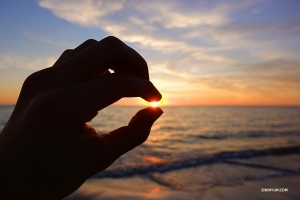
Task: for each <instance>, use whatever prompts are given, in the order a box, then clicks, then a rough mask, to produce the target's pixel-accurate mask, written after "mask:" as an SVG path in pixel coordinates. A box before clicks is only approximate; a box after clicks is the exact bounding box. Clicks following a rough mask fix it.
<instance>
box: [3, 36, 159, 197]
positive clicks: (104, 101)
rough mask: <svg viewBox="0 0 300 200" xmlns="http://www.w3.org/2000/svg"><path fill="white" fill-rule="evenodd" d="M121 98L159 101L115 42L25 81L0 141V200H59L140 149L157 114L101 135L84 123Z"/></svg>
mask: <svg viewBox="0 0 300 200" xmlns="http://www.w3.org/2000/svg"><path fill="white" fill-rule="evenodd" d="M108 69H113V70H114V71H115V73H113V74H110V72H109V71H108ZM122 97H142V98H143V99H145V100H147V101H159V100H160V99H161V94H160V93H159V92H158V90H157V89H156V88H155V87H154V86H153V84H152V83H151V82H150V81H149V74H148V68H147V63H146V62H145V60H144V59H143V58H142V57H141V56H140V55H139V54H138V53H137V52H135V51H134V50H133V49H131V48H130V47H128V46H127V45H125V44H124V43H123V42H121V41H120V40H119V39H117V38H115V37H107V38H105V39H103V40H101V41H99V42H97V41H95V40H87V41H86V42H84V43H83V44H81V45H80V46H78V47H77V48H75V49H74V50H66V51H65V52H64V53H63V54H62V55H61V56H60V58H59V59H58V60H57V61H56V63H55V64H54V65H53V66H52V67H50V68H46V69H44V70H41V71H38V72H35V73H33V74H32V75H30V76H29V77H28V78H27V79H26V80H25V82H24V84H23V86H22V90H21V93H20V96H19V99H18V101H17V104H16V107H15V109H14V111H13V113H12V116H11V118H10V119H9V121H8V123H7V124H6V126H5V127H4V129H3V130H2V132H1V134H0V192H2V196H1V194H0V197H3V198H5V199H61V198H64V197H66V196H68V195H69V194H71V193H72V192H74V191H75V190H76V189H77V188H78V187H80V185H82V184H83V183H84V181H85V180H86V179H88V178H89V177H91V176H93V175H94V174H96V173H98V172H100V171H102V170H104V169H105V168H107V167H108V166H109V165H111V164H112V163H113V162H114V161H115V160H116V159H117V158H119V157H120V156H121V155H123V154H124V153H126V152H128V151H129V150H131V149H133V148H134V147H136V146H138V145H140V144H141V143H143V142H144V141H145V140H146V139H147V137H148V135H149V132H150V129H151V126H152V124H153V123H154V122H155V120H157V119H158V118H159V117H160V116H161V114H162V113H163V112H162V110H161V109H160V108H146V109H143V110H140V111H139V112H138V113H137V114H136V115H135V116H134V117H133V118H132V119H131V120H130V122H129V124H128V126H124V127H121V128H118V129H116V130H114V131H112V132H110V133H109V134H99V133H98V132H97V131H96V130H95V129H94V128H93V127H91V126H89V125H87V124H86V122H89V121H91V120H92V119H93V118H94V117H95V116H96V115H97V114H98V111H99V110H101V109H103V108H105V107H107V106H109V105H110V104H112V103H114V102H116V101H118V100H119V99H121V98H122Z"/></svg>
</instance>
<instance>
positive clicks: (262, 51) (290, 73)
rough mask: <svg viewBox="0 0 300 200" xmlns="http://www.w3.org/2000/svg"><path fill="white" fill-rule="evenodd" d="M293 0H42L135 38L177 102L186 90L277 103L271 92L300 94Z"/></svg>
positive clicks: (76, 20) (65, 15)
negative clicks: (299, 89) (283, 3)
mask: <svg viewBox="0 0 300 200" xmlns="http://www.w3.org/2000/svg"><path fill="white" fill-rule="evenodd" d="M289 3H290V5H289V6H288V9H286V10H284V9H281V6H280V5H279V3H276V2H270V1H255V0H253V1H251V0H247V1H230V2H224V1H168V2H166V1H133V0H123V1H108V0H107V1H105V0H86V1H80V0H40V1H38V4H39V6H41V7H43V8H45V9H48V10H50V11H51V12H52V13H53V14H54V15H55V16H57V17H59V18H61V19H64V20H66V21H68V22H70V23H73V24H77V25H79V26H82V27H84V28H99V29H101V30H103V31H105V32H107V34H108V35H114V36H116V37H118V38H120V39H121V40H123V41H124V42H126V43H128V44H130V46H133V47H134V48H135V49H136V50H137V51H138V52H141V53H142V55H143V56H144V57H145V58H146V60H147V61H148V64H149V68H150V73H151V77H152V80H153V82H155V83H159V87H160V88H161V90H162V91H163V92H165V93H167V94H169V95H170V96H172V97H173V98H174V99H176V98H177V100H174V102H175V101H179V99H180V98H183V97H182V96H180V95H179V93H180V94H183V93H184V95H185V97H187V98H192V97H193V99H198V101H197V102H198V103H199V104H201V102H202V103H203V104H209V99H211V100H212V101H213V100H215V101H217V100H218V99H228V102H234V103H235V104H238V103H239V102H245V104H248V103H253V104H259V102H261V101H262V100H264V99H267V100H264V103H272V98H279V99H280V98H281V99H282V103H284V102H285V103H286V102H287V101H284V95H287V96H288V97H289V98H290V99H291V101H290V102H295V101H296V100H298V99H299V100H300V97H299V95H298V96H297V95H296V94H295V93H296V91H295V90H296V88H297V87H298V86H299V85H300V78H298V77H300V69H299V63H300V59H299V58H298V57H299V56H298V55H299V52H300V45H296V44H297V43H298V44H300V20H299V19H300V18H299V17H297V16H299V14H296V11H295V10H296V8H297V7H299V3H296V2H289ZM299 8H300V7H299ZM292 12H295V13H294V14H293V15H288V14H290V13H292ZM278 88H279V89H280V91H279V90H278ZM182 91H184V92H182ZM264 95H268V96H269V97H270V98H263V97H264ZM201 99H202V100H201ZM246 100H247V101H246ZM220 102H221V101H220ZM273 102H275V101H273ZM275 103H276V102H275ZM277 103H280V102H277Z"/></svg>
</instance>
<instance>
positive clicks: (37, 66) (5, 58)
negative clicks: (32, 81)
mask: <svg viewBox="0 0 300 200" xmlns="http://www.w3.org/2000/svg"><path fill="white" fill-rule="evenodd" d="M56 60H57V58H55V57H44V58H35V59H28V58H26V57H24V56H20V55H11V54H4V55H0V68H3V69H5V68H22V69H28V70H34V71H36V70H41V69H44V68H46V67H51V66H52V65H53V64H54V62H55V61H56Z"/></svg>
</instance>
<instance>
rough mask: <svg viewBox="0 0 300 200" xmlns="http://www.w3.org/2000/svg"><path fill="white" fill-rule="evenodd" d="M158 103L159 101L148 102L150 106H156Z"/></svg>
mask: <svg viewBox="0 0 300 200" xmlns="http://www.w3.org/2000/svg"><path fill="white" fill-rule="evenodd" d="M158 104H159V101H153V102H150V105H151V107H153V108H155V107H157V106H158Z"/></svg>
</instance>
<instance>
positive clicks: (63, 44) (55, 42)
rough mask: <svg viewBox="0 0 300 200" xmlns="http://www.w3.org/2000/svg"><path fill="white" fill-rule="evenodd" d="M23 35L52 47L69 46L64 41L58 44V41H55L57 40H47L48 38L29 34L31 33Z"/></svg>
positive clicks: (27, 32)
mask: <svg viewBox="0 0 300 200" xmlns="http://www.w3.org/2000/svg"><path fill="white" fill-rule="evenodd" d="M23 34H24V36H25V37H26V38H28V39H31V40H35V41H39V42H42V43H46V44H51V45H54V46H66V45H67V43H66V42H64V41H61V42H58V41H55V40H53V39H50V38H47V37H43V36H39V35H36V34H34V33H32V32H29V31H26V32H24V33H23Z"/></svg>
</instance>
